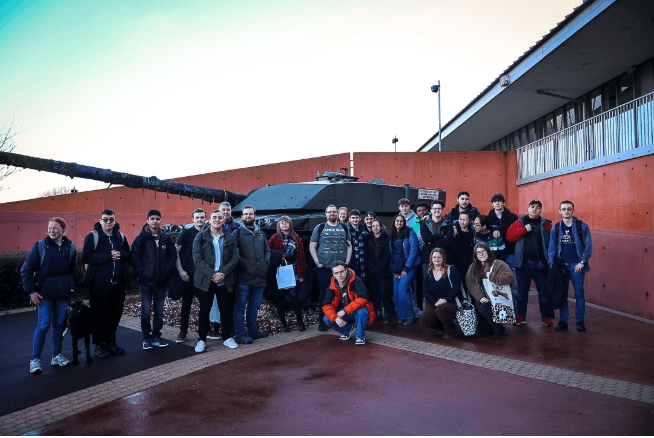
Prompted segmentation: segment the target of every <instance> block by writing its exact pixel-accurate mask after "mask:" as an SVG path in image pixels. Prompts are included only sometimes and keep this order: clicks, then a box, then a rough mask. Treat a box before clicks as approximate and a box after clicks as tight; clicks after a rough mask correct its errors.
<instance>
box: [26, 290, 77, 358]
mask: <svg viewBox="0 0 654 438" xmlns="http://www.w3.org/2000/svg"><path fill="white" fill-rule="evenodd" d="M67 307H68V300H67V299H63V300H61V299H60V300H45V299H43V298H42V299H41V305H40V306H39V307H37V309H38V313H39V315H38V317H39V319H38V323H37V324H36V331H34V339H33V340H32V359H40V358H41V351H43V344H44V343H45V336H46V335H47V334H48V330H49V329H50V325H51V324H52V357H55V356H57V355H58V354H60V353H61V343H62V341H63V339H62V336H61V335H62V334H63V333H64V321H65V320H66V308H67Z"/></svg>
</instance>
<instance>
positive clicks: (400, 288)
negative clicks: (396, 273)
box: [393, 267, 416, 320]
mask: <svg viewBox="0 0 654 438" xmlns="http://www.w3.org/2000/svg"><path fill="white" fill-rule="evenodd" d="M415 274H416V268H415V267H413V268H411V269H409V272H407V274H406V275H405V276H404V277H400V278H395V277H393V296H394V297H395V312H396V313H397V319H399V320H406V319H412V318H415V317H416V316H415V313H414V312H413V302H414V301H413V294H412V292H411V283H412V281H413V277H414V275H415Z"/></svg>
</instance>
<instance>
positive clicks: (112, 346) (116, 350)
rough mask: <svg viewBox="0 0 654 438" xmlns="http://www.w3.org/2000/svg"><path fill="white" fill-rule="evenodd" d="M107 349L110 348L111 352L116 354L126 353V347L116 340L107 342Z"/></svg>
mask: <svg viewBox="0 0 654 438" xmlns="http://www.w3.org/2000/svg"><path fill="white" fill-rule="evenodd" d="M107 350H109V353H111V354H113V355H114V356H118V355H121V354H125V349H124V348H123V347H119V346H118V344H116V343H115V342H111V343H109V344H107Z"/></svg>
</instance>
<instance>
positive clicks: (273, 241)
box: [268, 234, 307, 280]
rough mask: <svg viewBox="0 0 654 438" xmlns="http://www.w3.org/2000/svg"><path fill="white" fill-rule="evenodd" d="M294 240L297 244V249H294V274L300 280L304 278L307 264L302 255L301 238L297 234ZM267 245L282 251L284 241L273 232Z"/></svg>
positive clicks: (302, 245)
mask: <svg viewBox="0 0 654 438" xmlns="http://www.w3.org/2000/svg"><path fill="white" fill-rule="evenodd" d="M294 240H295V244H296V245H297V249H296V251H295V252H296V254H295V275H297V276H298V278H299V279H300V280H304V276H305V272H306V265H307V263H306V258H305V256H304V244H303V243H302V239H300V238H299V236H298V238H297V239H294ZM268 246H269V247H270V249H276V250H277V251H281V252H282V253H283V252H284V242H283V241H282V240H281V239H280V238H279V237H277V234H273V236H272V237H271V238H270V240H269V241H268Z"/></svg>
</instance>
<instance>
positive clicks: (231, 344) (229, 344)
mask: <svg viewBox="0 0 654 438" xmlns="http://www.w3.org/2000/svg"><path fill="white" fill-rule="evenodd" d="M223 345H224V346H225V347H228V348H231V349H232V350H233V349H234V348H238V344H237V343H236V341H235V340H234V338H229V339H227V340H226V341H225V342H223Z"/></svg>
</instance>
